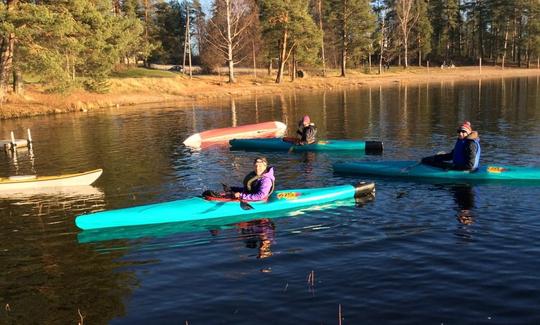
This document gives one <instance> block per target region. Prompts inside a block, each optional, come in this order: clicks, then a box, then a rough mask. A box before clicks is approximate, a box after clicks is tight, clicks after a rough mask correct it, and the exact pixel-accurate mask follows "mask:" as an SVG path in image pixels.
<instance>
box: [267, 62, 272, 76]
mask: <svg viewBox="0 0 540 325" xmlns="http://www.w3.org/2000/svg"><path fill="white" fill-rule="evenodd" d="M268 75H269V76H271V75H272V58H270V60H268Z"/></svg>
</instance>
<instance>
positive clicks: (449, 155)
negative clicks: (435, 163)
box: [436, 149, 454, 161]
mask: <svg viewBox="0 0 540 325" xmlns="http://www.w3.org/2000/svg"><path fill="white" fill-rule="evenodd" d="M436 157H437V158H436V159H438V160H440V161H449V160H452V159H454V149H452V151H450V152H448V153H443V154H440V155H436Z"/></svg>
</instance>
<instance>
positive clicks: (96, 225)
mask: <svg viewBox="0 0 540 325" xmlns="http://www.w3.org/2000/svg"><path fill="white" fill-rule="evenodd" d="M374 188H375V184H373V183H359V184H357V185H356V186H353V185H341V186H333V187H322V188H312V189H292V190H281V191H275V192H274V193H272V195H271V196H270V198H269V199H268V201H264V202H263V201H259V202H249V203H248V204H246V203H243V202H238V201H210V200H206V199H204V198H202V197H195V198H191V199H185V200H177V201H171V202H163V203H157V204H150V205H143V206H136V207H131V208H125V209H118V210H110V211H101V212H95V213H90V214H85V215H80V216H78V217H76V218H75V224H76V225H77V227H79V228H81V229H100V228H112V227H125V226H138V225H151V224H159V223H169V222H183V221H193V220H205V219H213V218H224V217H231V216H240V215H255V214H257V215H260V214H264V213H270V212H274V211H280V210H289V209H299V208H303V207H308V206H313V205H319V204H325V203H328V202H333V201H337V200H345V199H352V198H358V197H362V196H365V195H368V194H369V193H372V192H373V189H374Z"/></svg>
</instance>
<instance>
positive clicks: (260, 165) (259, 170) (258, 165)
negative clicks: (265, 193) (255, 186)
mask: <svg viewBox="0 0 540 325" xmlns="http://www.w3.org/2000/svg"><path fill="white" fill-rule="evenodd" d="M253 165H254V169H255V173H256V174H257V175H258V176H261V175H262V174H263V173H264V171H265V170H266V163H265V162H264V161H261V160H257V161H256V162H255V163H254V164H253Z"/></svg>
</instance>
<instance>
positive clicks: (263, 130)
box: [184, 121, 287, 148]
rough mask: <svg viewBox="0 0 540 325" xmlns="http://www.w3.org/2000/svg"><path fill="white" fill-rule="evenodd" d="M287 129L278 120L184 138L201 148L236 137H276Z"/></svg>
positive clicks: (221, 129) (204, 132)
mask: <svg viewBox="0 0 540 325" xmlns="http://www.w3.org/2000/svg"><path fill="white" fill-rule="evenodd" d="M286 130H287V126H286V125H285V124H284V123H282V122H278V121H272V122H264V123H256V124H246V125H241V126H237V127H228V128H219V129H213V130H207V131H203V132H199V133H195V134H193V135H191V136H190V137H188V138H187V139H186V140H184V145H186V146H188V147H192V148H200V147H205V146H209V145H212V144H217V143H223V142H227V141H228V140H230V139H235V138H237V139H240V138H242V139H243V138H258V137H273V136H274V137H275V136H279V135H282V134H284V133H285V131H286Z"/></svg>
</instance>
